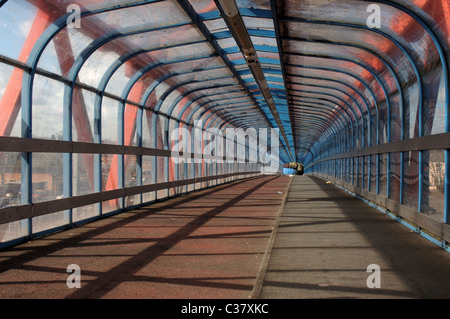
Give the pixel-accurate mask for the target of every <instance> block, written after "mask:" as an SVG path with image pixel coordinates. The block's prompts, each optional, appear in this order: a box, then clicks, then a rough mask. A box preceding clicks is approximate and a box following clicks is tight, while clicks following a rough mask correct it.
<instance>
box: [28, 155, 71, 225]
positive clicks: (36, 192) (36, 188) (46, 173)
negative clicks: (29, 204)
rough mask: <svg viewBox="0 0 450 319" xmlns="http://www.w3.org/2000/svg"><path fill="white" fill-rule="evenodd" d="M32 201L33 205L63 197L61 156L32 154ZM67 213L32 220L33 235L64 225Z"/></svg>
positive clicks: (66, 220) (67, 217)
mask: <svg viewBox="0 0 450 319" xmlns="http://www.w3.org/2000/svg"><path fill="white" fill-rule="evenodd" d="M32 165H33V174H32V182H33V186H32V201H33V203H38V202H44V201H50V200H55V199H59V198H62V197H63V154H54V153H33V155H32ZM68 222H69V215H68V213H67V212H58V213H52V214H47V215H43V216H39V217H35V218H33V219H32V223H33V226H32V227H33V233H38V232H41V231H44V230H48V229H52V228H56V227H59V226H62V225H66V224H67V223H68Z"/></svg>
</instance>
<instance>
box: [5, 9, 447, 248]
mask: <svg viewBox="0 0 450 319" xmlns="http://www.w3.org/2000/svg"><path fill="white" fill-rule="evenodd" d="M0 21H1V24H0V74H1V76H0V141H1V142H0V173H1V177H0V178H1V180H0V245H1V246H2V247H3V246H5V247H7V246H11V245H13V244H15V243H18V242H22V241H24V240H29V239H30V238H34V237H39V236H42V235H45V234H48V233H52V232H55V231H57V230H61V229H65V228H68V227H73V226H74V225H77V224H81V223H86V222H89V221H91V220H96V219H98V218H101V217H104V216H109V215H111V214H115V213H117V212H122V211H124V210H128V209H131V208H136V207H140V206H143V205H147V204H149V203H153V202H156V201H159V200H163V199H167V198H171V197H174V196H178V195H181V194H185V193H188V192H192V191H196V190H200V189H205V188H209V187H212V186H216V185H220V184H223V183H227V182H230V181H234V180H237V179H243V178H249V177H255V176H259V175H268V174H281V173H282V171H283V170H282V168H283V165H284V164H286V163H289V162H300V163H303V165H304V167H305V173H306V174H311V175H315V176H318V177H320V178H323V179H326V180H328V181H331V182H333V183H336V184H337V185H339V186H341V187H344V188H345V189H347V190H349V191H351V192H353V193H355V194H356V195H358V196H361V197H363V198H364V199H366V200H368V201H370V202H371V203H374V204H376V205H380V206H381V207H384V208H385V209H387V210H388V211H389V212H391V213H393V214H395V216H396V217H397V218H399V219H402V220H405V221H407V222H408V223H410V224H411V225H414V227H417V228H418V229H424V230H426V231H427V232H429V233H431V234H432V235H433V236H435V237H436V238H439V239H441V240H442V241H443V242H444V245H446V244H445V243H446V242H447V241H448V240H449V239H450V235H449V228H448V224H449V197H450V195H449V185H450V181H449V163H450V158H449V149H450V131H449V128H450V124H449V110H450V102H449V101H450V100H449V97H450V95H449V94H450V91H449V89H450V86H449V70H450V69H449V66H448V63H449V61H450V3H449V2H448V1H447V0H395V1H384V0H370V1H365V0H362V1H356V0H345V1H342V0H341V1H335V0H331V1H330V0H314V1H312V0H214V1H212V0H145V1H137V0H114V1H101V0H83V1H81V0H72V1H64V0H58V1H49V0H20V1H19V0H3V1H0Z"/></svg>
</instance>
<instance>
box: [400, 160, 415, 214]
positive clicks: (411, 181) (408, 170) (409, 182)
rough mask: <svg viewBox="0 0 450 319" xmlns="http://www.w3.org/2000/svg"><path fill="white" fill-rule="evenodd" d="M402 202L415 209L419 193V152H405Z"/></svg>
mask: <svg viewBox="0 0 450 319" xmlns="http://www.w3.org/2000/svg"><path fill="white" fill-rule="evenodd" d="M404 163H405V180H404V190H403V201H404V204H405V205H407V206H410V207H412V208H415V209H417V205H418V194H419V152H405V161H404Z"/></svg>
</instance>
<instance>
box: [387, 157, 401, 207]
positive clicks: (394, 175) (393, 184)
mask: <svg viewBox="0 0 450 319" xmlns="http://www.w3.org/2000/svg"><path fill="white" fill-rule="evenodd" d="M400 163H401V154H400V153H391V166H390V167H391V172H390V176H389V198H390V199H392V200H394V201H397V202H398V201H400Z"/></svg>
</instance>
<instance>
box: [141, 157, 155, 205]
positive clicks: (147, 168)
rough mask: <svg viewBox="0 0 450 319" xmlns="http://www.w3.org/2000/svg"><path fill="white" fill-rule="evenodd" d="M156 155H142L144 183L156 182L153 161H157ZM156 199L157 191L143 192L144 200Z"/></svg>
mask: <svg viewBox="0 0 450 319" xmlns="http://www.w3.org/2000/svg"><path fill="white" fill-rule="evenodd" d="M155 160H156V156H142V185H149V184H154V183H155V176H153V173H152V172H153V171H152V167H153V163H155ZM153 200H155V192H149V193H144V194H143V202H149V201H153Z"/></svg>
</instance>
